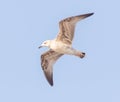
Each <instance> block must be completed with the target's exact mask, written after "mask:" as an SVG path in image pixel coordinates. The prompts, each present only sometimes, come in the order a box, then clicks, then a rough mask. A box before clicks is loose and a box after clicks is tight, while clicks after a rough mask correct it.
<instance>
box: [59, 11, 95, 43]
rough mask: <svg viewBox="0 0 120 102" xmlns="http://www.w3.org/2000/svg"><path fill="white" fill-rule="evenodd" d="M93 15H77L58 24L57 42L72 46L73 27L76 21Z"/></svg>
mask: <svg viewBox="0 0 120 102" xmlns="http://www.w3.org/2000/svg"><path fill="white" fill-rule="evenodd" d="M91 15H93V13H88V14H83V15H78V16H72V17H68V18H66V19H63V20H61V21H60V22H59V29H60V31H59V34H58V36H57V40H59V41H62V42H63V43H66V44H72V40H73V37H74V31H75V25H76V23H77V22H78V21H80V20H82V19H84V18H86V17H89V16H91Z"/></svg>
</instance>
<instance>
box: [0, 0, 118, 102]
mask: <svg viewBox="0 0 120 102" xmlns="http://www.w3.org/2000/svg"><path fill="white" fill-rule="evenodd" d="M119 10H120V1H119V0H99V1H98V0H59V1H57V0H43V1H41V0H1V1H0V102H48V101H49V102H120V12H119ZM91 12H94V13H95V14H94V15H93V16H91V17H89V18H86V19H84V20H82V21H81V22H79V23H78V24H77V26H76V31H75V38H74V41H73V47H74V48H76V49H78V50H80V51H84V52H86V57H85V58H84V59H80V58H77V57H75V56H69V55H65V56H63V57H61V58H60V59H59V61H57V63H56V64H55V65H54V86H53V87H51V86H50V85H49V84H48V82H47V81H46V79H45V77H44V74H43V71H42V69H41V66H40V55H41V54H42V53H43V52H44V51H46V50H48V49H47V48H42V49H38V46H39V45H40V44H41V43H42V42H43V41H44V40H46V39H53V38H54V37H56V35H57V33H58V30H59V27H58V22H59V21H60V20H61V19H63V18H66V17H69V16H74V15H79V14H84V13H91Z"/></svg>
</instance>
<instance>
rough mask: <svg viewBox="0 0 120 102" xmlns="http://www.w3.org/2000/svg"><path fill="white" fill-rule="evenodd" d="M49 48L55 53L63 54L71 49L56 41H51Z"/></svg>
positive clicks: (69, 46)
mask: <svg viewBox="0 0 120 102" xmlns="http://www.w3.org/2000/svg"><path fill="white" fill-rule="evenodd" d="M50 48H51V49H52V50H54V51H56V52H59V53H63V54H65V53H66V52H67V49H69V48H71V45H67V44H64V43H62V42H58V41H53V42H52V43H51V45H50Z"/></svg>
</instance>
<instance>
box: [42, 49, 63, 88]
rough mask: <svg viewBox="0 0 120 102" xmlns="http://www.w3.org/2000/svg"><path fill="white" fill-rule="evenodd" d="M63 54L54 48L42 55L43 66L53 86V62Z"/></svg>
mask: <svg viewBox="0 0 120 102" xmlns="http://www.w3.org/2000/svg"><path fill="white" fill-rule="evenodd" d="M62 55H63V54H59V53H57V52H55V51H53V50H49V51H47V52H45V53H44V54H42V55H41V66H42V69H43V71H44V74H45V77H46V79H47V81H48V82H49V84H50V85H51V86H53V64H54V63H55V62H56V60H57V59H58V58H59V57H61V56H62Z"/></svg>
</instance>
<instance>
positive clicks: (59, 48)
mask: <svg viewBox="0 0 120 102" xmlns="http://www.w3.org/2000/svg"><path fill="white" fill-rule="evenodd" d="M93 14H94V13H87V14H82V15H77V16H72V17H68V18H65V19H63V20H61V21H60V22H59V33H58V35H57V37H56V38H55V39H53V40H46V41H44V42H43V43H42V44H41V45H40V46H39V48H41V47H48V48H49V50H48V51H47V52H45V53H43V54H42V55H41V67H42V69H43V72H44V74H45V77H46V79H47V81H48V83H49V84H50V85H51V86H53V65H54V64H55V62H56V61H57V59H59V58H60V57H61V56H63V55H64V54H68V55H75V56H78V57H80V58H83V57H84V56H85V53H84V52H81V51H78V50H76V49H74V48H73V47H72V40H73V37H74V31H75V26H76V23H77V22H78V21H81V20H82V19H84V18H87V17H89V16H91V15H93Z"/></svg>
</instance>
